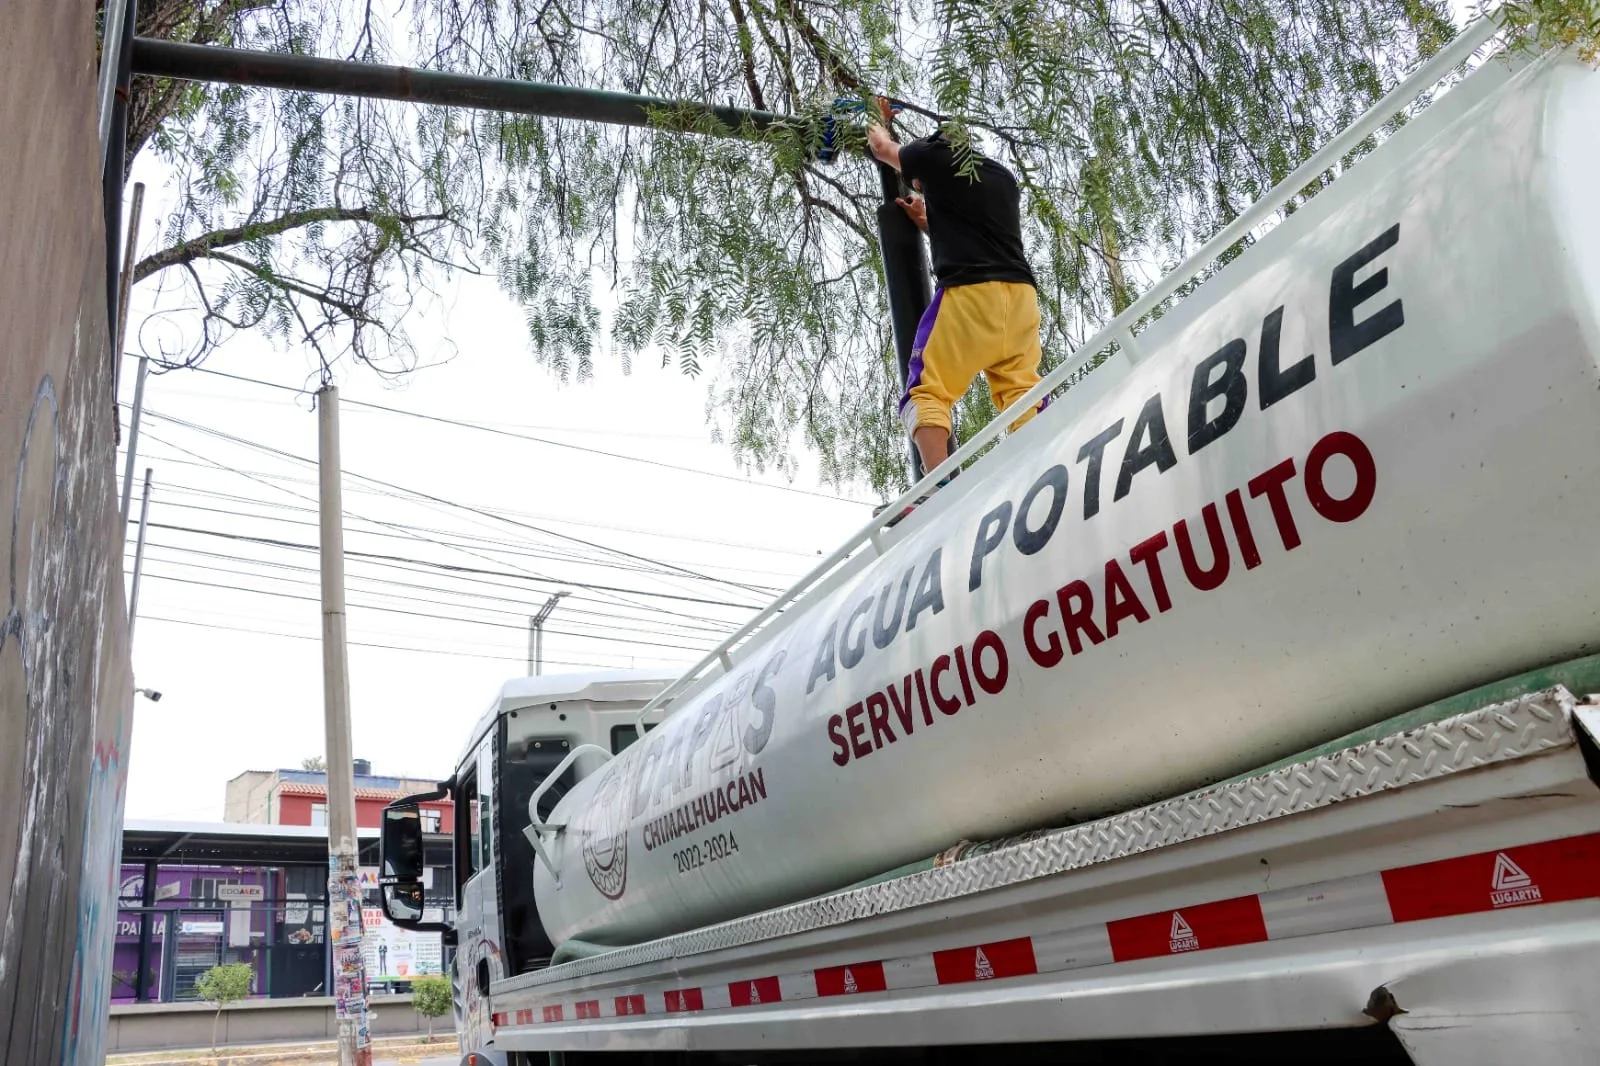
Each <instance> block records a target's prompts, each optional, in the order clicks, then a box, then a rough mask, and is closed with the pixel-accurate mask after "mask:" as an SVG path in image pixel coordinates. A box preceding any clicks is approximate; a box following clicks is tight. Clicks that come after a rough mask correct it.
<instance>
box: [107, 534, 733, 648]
mask: <svg viewBox="0 0 1600 1066" xmlns="http://www.w3.org/2000/svg"><path fill="white" fill-rule="evenodd" d="M152 525H153V523H152ZM145 548H146V550H147V551H148V550H150V549H152V548H154V549H159V550H161V551H163V552H165V551H173V552H180V553H182V554H184V555H198V556H201V557H203V558H209V559H218V560H223V561H229V562H240V563H245V564H247V565H250V566H256V567H264V568H267V569H273V570H289V571H293V572H298V573H303V574H310V575H318V574H320V571H319V570H318V569H317V568H315V567H310V566H296V565H294V564H292V563H285V562H278V561H274V560H268V559H246V558H241V557H239V556H237V555H227V554H223V553H221V552H208V551H205V550H203V549H200V548H193V547H189V546H186V545H177V544H167V543H164V542H161V541H148V542H147V543H146V545H145ZM127 550H128V552H131V551H132V550H133V549H132V548H129V549H127ZM151 561H155V562H162V563H165V562H168V561H171V562H172V563H173V564H174V565H175V566H183V567H186V568H190V569H196V570H208V571H214V572H216V573H223V574H231V575H233V576H236V577H254V578H265V579H267V580H277V581H285V582H288V583H291V584H300V585H307V586H317V585H319V584H320V582H319V581H318V580H316V579H315V577H313V578H287V577H281V576H274V575H272V574H263V573H260V572H258V571H255V570H239V569H234V568H230V567H221V566H207V565H205V564H202V563H196V562H190V561H179V560H166V559H155V560H151ZM395 569H400V568H398V567H396V568H395ZM348 580H350V581H352V582H360V583H362V584H377V585H392V586H394V587H396V588H400V589H406V590H417V591H422V592H439V593H443V594H444V595H447V596H456V597H459V598H462V599H472V600H493V601H495V602H499V603H514V604H517V605H519V607H520V608H521V609H520V610H517V611H507V610H503V609H499V608H491V607H477V606H475V605H473V604H470V603H447V602H444V601H422V602H433V603H439V604H440V605H441V606H448V607H461V608H464V609H467V610H479V611H485V612H490V613H499V614H507V615H516V616H518V617H525V616H526V615H527V614H528V613H529V612H530V611H531V610H532V605H531V604H530V603H529V601H528V598H527V597H526V596H518V597H511V596H494V595H490V594H487V593H484V592H480V591H478V590H477V589H473V588H461V589H453V588H441V587H440V586H437V585H424V584H418V583H416V582H410V581H396V580H394V579H393V578H382V577H374V576H372V575H370V574H350V575H348ZM460 580H462V581H465V582H467V583H469V584H481V585H484V586H486V587H488V588H491V589H497V590H501V591H511V589H510V587H509V586H506V585H502V584H499V583H496V582H490V581H477V580H475V579H473V578H461V579H460ZM352 591H361V592H365V593H367V594H370V595H375V596H394V597H398V596H400V595H402V594H401V593H391V592H383V591H381V590H378V589H360V590H352ZM404 595H406V596H407V597H408V598H414V597H411V596H410V592H409V591H408V592H406V593H404ZM585 602H588V601H585ZM658 613H659V612H657V613H656V614H658ZM562 614H563V615H574V614H575V615H582V616H585V617H591V618H601V619H605V622H604V623H603V624H604V625H605V626H606V627H608V628H615V629H620V630H628V628H629V627H627V626H623V625H620V623H622V622H645V623H651V622H655V623H656V624H654V625H653V626H650V627H649V628H646V629H638V630H632V631H634V632H643V633H661V634H667V635H674V634H673V633H672V631H673V630H682V631H684V632H685V634H688V633H704V634H708V635H712V636H718V637H720V636H726V635H727V634H728V633H729V632H731V631H732V629H733V628H734V626H733V623H727V624H725V625H720V626H719V625H705V624H703V623H699V622H671V621H667V622H657V621H656V614H650V615H644V616H639V615H629V614H618V613H615V612H610V611H591V610H585V609H584V608H582V607H570V606H569V607H563V608H562ZM567 624H569V625H576V624H582V625H590V626H599V625H601V624H602V623H594V622H583V623H577V622H568V623H567Z"/></svg>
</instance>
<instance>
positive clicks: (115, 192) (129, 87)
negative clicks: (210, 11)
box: [100, 0, 139, 377]
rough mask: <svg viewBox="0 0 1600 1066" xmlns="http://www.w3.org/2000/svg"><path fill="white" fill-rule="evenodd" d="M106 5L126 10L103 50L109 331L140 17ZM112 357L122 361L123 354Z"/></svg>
mask: <svg viewBox="0 0 1600 1066" xmlns="http://www.w3.org/2000/svg"><path fill="white" fill-rule="evenodd" d="M107 3H108V5H109V4H113V3H124V4H125V6H126V9H127V10H126V12H125V13H124V15H123V17H122V26H121V30H120V32H119V33H118V35H117V38H116V40H115V41H113V40H112V39H111V38H110V37H107V38H106V39H105V41H104V43H103V45H102V48H101V52H102V56H103V58H104V53H105V50H106V49H108V48H109V49H115V51H114V52H113V53H112V54H113V55H114V57H115V59H114V63H113V65H114V66H115V69H116V83H115V88H114V91H113V94H112V96H111V98H110V99H109V100H107V101H106V103H107V104H109V106H110V108H111V112H110V115H109V116H106V115H102V116H101V122H102V124H104V123H105V121H106V119H107V118H108V117H109V119H110V129H109V130H108V131H106V132H105V133H104V135H103V137H102V151H101V153H100V155H101V160H100V166H101V181H102V185H103V189H102V196H103V198H104V204H105V218H106V329H107V330H110V329H114V328H115V327H116V324H117V290H118V288H119V282H120V279H119V278H118V276H117V263H118V261H119V257H120V255H121V253H122V183H123V181H124V180H125V179H126V173H125V172H126V170H127V164H128V102H129V100H130V99H131V98H132V95H131V94H132V91H133V67H132V55H133V26H134V22H135V21H136V20H137V19H138V17H139V4H138V0H107ZM101 65H102V67H104V65H105V64H104V62H102V64H101ZM112 354H113V356H114V357H116V358H118V359H120V358H121V353H120V352H114V353H112ZM115 375H116V368H115V364H112V376H113V377H114V376H115Z"/></svg>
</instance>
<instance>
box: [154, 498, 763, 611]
mask: <svg viewBox="0 0 1600 1066" xmlns="http://www.w3.org/2000/svg"><path fill="white" fill-rule="evenodd" d="M162 491H163V492H167V493H177V494H179V495H189V494H191V493H195V494H198V495H209V494H207V493H204V492H198V493H196V492H195V490H190V489H187V488H185V487H183V486H173V485H163V486H162ZM244 502H246V503H252V504H255V503H259V504H260V506H263V507H277V508H283V509H286V510H292V511H295V512H303V513H307V514H314V513H315V511H313V510H312V509H311V508H309V507H292V508H291V507H288V506H287V505H285V504H274V503H269V502H267V501H257V500H249V499H246V500H245V501H244ZM164 506H166V507H173V508H178V509H179V510H185V511H200V512H202V513H205V514H219V515H227V516H229V517H231V518H251V519H255V520H257V521H261V522H276V523H279V524H282V525H290V526H301V527H308V528H313V529H314V528H316V527H317V525H318V523H316V522H314V521H310V520H305V519H295V518H282V517H279V516H277V515H265V514H252V513H251V512H249V511H239V510H230V509H228V508H224V507H204V506H201V505H200V504H194V503H183V502H181V501H177V500H168V501H166V502H165V504H164ZM412 528H414V529H416V530H417V531H419V532H424V533H435V534H438V535H441V536H453V537H456V538H457V539H459V540H461V541H463V542H466V543H469V544H476V545H481V546H483V547H486V548H493V549H495V550H496V551H498V552H499V553H501V554H506V555H520V556H525V557H527V558H531V559H546V560H549V561H551V562H574V563H579V564H582V565H585V566H598V567H603V568H606V569H612V570H623V571H626V572H630V573H639V574H653V573H655V571H654V570H652V569H650V568H648V567H643V566H629V565H626V564H624V563H617V562H608V561H605V560H601V559H594V558H588V557H584V556H578V555H574V554H572V553H570V552H569V553H555V552H549V553H547V552H536V551H527V550H523V549H525V548H526V547H528V546H527V545H526V544H522V543H518V542H515V541H504V540H494V539H493V538H490V537H479V536H475V535H473V534H470V533H463V532H460V531H458V530H445V529H432V528H429V527H427V526H414V527H412ZM349 534H350V535H351V536H366V537H387V538H393V539H397V540H398V539H407V538H404V536H403V534H399V533H390V532H382V531H379V530H372V529H352V530H350V531H349ZM721 569H734V570H743V571H744V572H746V573H767V571H758V570H751V569H747V568H744V567H722V568H721ZM740 587H742V588H748V589H751V590H758V591H761V592H766V593H769V594H771V595H774V596H775V595H777V594H778V593H779V592H781V591H783V590H782V589H780V588H777V587H774V586H768V585H754V584H744V585H741V586H740Z"/></svg>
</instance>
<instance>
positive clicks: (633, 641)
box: [142, 572, 709, 652]
mask: <svg viewBox="0 0 1600 1066" xmlns="http://www.w3.org/2000/svg"><path fill="white" fill-rule="evenodd" d="M142 576H143V577H144V578H145V579H147V580H153V581H166V582H170V583H172V584H178V585H195V586H198V587H201V588H210V589H220V590H223V591H226V592H245V593H250V594H252V595H256V596H271V597H274V598H276V599H284V600H299V601H301V602H304V603H320V602H321V597H320V596H302V595H299V594H298V593H294V592H274V591H272V590H270V589H258V588H250V587H248V586H245V585H227V584H223V583H221V582H216V581H197V580H195V579H193V578H186V577H173V576H171V575H168V574H154V573H149V572H145V573H144V574H143V575H142ZM345 606H346V607H347V608H350V609H355V610H362V611H377V612H380V613H382V614H397V615H407V616H409V617H412V618H426V619H428V620H430V621H436V622H459V623H463V624H466V625H478V626H488V627H491V628H494V629H513V630H516V631H517V632H519V633H522V632H526V631H527V627H526V626H523V625H512V624H511V623H509V622H492V621H489V620H488V619H483V618H462V617H460V616H459V615H442V614H434V613H431V612H428V611H408V610H405V609H404V608H401V607H380V606H377V605H375V604H369V603H348V602H347V603H346V605H345ZM545 632H546V633H549V634H551V635H552V636H561V637H577V638H580V639H582V640H598V641H605V642H608V643H619V644H627V645H629V646H630V647H635V646H636V647H647V648H671V649H672V650H674V651H691V652H704V651H705V650H706V648H707V647H708V646H709V645H707V644H701V645H689V644H661V643H658V642H655V641H649V640H639V639H637V638H634V637H603V636H597V635H594V634H590V633H572V632H569V631H567V630H561V629H546V630H545Z"/></svg>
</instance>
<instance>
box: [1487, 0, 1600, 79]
mask: <svg viewBox="0 0 1600 1066" xmlns="http://www.w3.org/2000/svg"><path fill="white" fill-rule="evenodd" d="M1496 17H1497V18H1499V20H1500V21H1501V23H1502V24H1503V25H1504V26H1505V27H1506V28H1507V29H1508V30H1510V31H1511V33H1512V35H1513V39H1514V40H1515V41H1516V42H1517V43H1518V44H1519V45H1520V46H1522V47H1523V48H1525V49H1529V50H1534V51H1544V50H1545V49H1547V48H1565V49H1570V50H1571V51H1572V52H1573V53H1574V54H1575V55H1577V56H1578V58H1579V59H1581V60H1583V61H1584V62H1585V63H1589V64H1591V65H1600V4H1596V3H1595V2H1594V0H1516V2H1512V3H1507V4H1504V5H1502V6H1501V7H1500V8H1499V10H1498V11H1497V12H1496Z"/></svg>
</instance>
